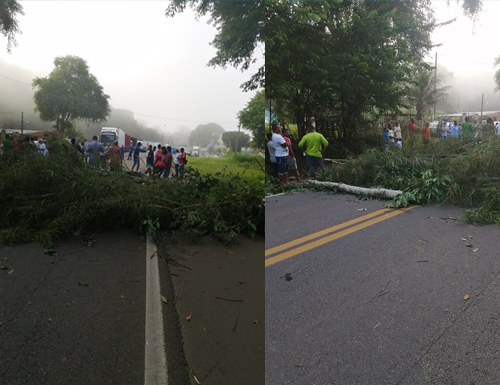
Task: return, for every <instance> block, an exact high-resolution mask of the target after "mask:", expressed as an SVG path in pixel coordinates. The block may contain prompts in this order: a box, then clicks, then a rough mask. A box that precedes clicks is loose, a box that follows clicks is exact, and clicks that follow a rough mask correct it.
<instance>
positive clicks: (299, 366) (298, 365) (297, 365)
mask: <svg viewBox="0 0 500 385" xmlns="http://www.w3.org/2000/svg"><path fill="white" fill-rule="evenodd" d="M303 366H304V365H303V364H295V367H297V368H301V367H303Z"/></svg>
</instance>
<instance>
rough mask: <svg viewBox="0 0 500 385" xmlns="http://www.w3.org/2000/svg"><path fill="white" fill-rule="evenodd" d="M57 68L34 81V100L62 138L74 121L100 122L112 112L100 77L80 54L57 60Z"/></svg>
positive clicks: (43, 115)
mask: <svg viewBox="0 0 500 385" xmlns="http://www.w3.org/2000/svg"><path fill="white" fill-rule="evenodd" d="M54 66H55V68H54V69H53V70H52V72H51V73H50V74H49V76H47V77H46V78H38V77H37V78H36V79H35V80H33V87H37V88H38V89H37V90H36V92H35V94H34V96H33V100H34V101H35V105H36V107H35V112H39V113H40V120H41V121H42V122H54V126H53V127H54V129H55V130H56V131H57V132H58V133H59V134H60V138H63V137H64V136H65V135H67V134H68V133H69V131H70V130H71V129H72V128H73V123H74V121H75V120H80V121H82V122H87V123H94V124H95V123H100V122H102V121H105V120H106V118H107V117H108V115H109V114H110V111H111V110H110V108H109V103H108V99H109V96H108V95H106V94H104V92H103V88H102V86H101V85H100V84H99V82H98V81H97V78H96V77H95V76H94V75H92V74H91V73H90V72H89V66H88V65H87V62H86V61H85V60H83V59H81V58H79V57H77V56H70V55H67V56H61V57H56V58H55V59H54Z"/></svg>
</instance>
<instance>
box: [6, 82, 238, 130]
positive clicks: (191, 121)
mask: <svg viewBox="0 0 500 385" xmlns="http://www.w3.org/2000/svg"><path fill="white" fill-rule="evenodd" d="M0 76H1V77H3V78H6V79H9V80H12V81H15V82H17V83H21V84H24V85H26V86H30V87H31V84H28V83H24V82H22V81H20V80H17V79H13V78H10V77H8V76H5V75H2V74H0ZM111 109H112V110H114V111H121V112H125V113H128V114H132V115H139V116H146V117H148V118H153V119H161V120H171V121H175V122H186V123H207V121H206V120H205V121H200V120H183V119H175V118H165V117H161V116H152V115H147V114H140V113H138V112H134V111H128V110H121V109H119V108H113V107H111ZM219 123H220V124H232V123H238V122H237V121H235V120H233V121H231V122H219Z"/></svg>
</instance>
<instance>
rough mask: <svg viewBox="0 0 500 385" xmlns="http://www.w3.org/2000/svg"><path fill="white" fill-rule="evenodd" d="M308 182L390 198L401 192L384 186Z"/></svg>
mask: <svg viewBox="0 0 500 385" xmlns="http://www.w3.org/2000/svg"><path fill="white" fill-rule="evenodd" d="M309 183H311V184H313V185H316V186H321V187H325V188H328V189H333V188H336V189H339V190H342V191H345V192H348V193H350V194H356V195H370V196H378V197H381V198H391V199H392V198H395V197H397V196H398V195H401V194H402V193H403V192H402V191H400V190H388V189H385V188H365V187H358V186H350V185H348V184H344V183H335V182H319V181H317V180H310V181H309Z"/></svg>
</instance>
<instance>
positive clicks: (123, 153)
mask: <svg viewBox="0 0 500 385" xmlns="http://www.w3.org/2000/svg"><path fill="white" fill-rule="evenodd" d="M120 150H121V152H122V159H125V147H124V146H123V144H122V147H121V148H120Z"/></svg>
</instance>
